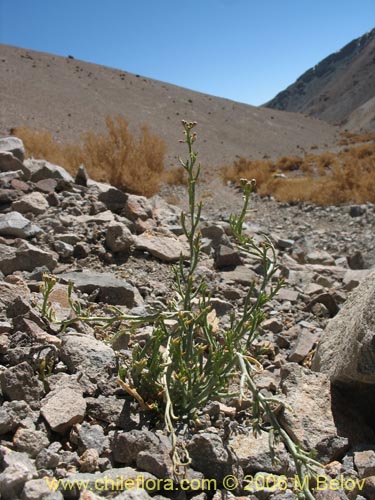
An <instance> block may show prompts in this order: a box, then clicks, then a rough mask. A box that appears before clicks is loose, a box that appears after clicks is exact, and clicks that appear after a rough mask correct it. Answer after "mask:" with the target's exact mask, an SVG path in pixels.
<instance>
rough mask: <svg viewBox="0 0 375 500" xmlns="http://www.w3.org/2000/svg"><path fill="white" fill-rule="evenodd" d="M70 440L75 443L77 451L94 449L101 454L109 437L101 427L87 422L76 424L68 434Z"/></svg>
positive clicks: (107, 444) (82, 451) (106, 446)
mask: <svg viewBox="0 0 375 500" xmlns="http://www.w3.org/2000/svg"><path fill="white" fill-rule="evenodd" d="M70 442H71V443H74V444H76V445H77V448H78V453H84V452H85V451H87V450H90V449H95V450H97V452H98V454H99V455H101V454H102V453H103V451H104V450H105V449H106V448H109V439H108V437H107V436H105V435H104V431H103V427H102V426H101V425H90V424H88V423H87V422H83V423H82V425H77V426H76V428H75V429H74V432H73V431H72V433H71V435H70ZM86 472H88V471H86Z"/></svg>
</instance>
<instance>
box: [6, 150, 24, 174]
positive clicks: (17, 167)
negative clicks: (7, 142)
mask: <svg viewBox="0 0 375 500" xmlns="http://www.w3.org/2000/svg"><path fill="white" fill-rule="evenodd" d="M24 170H25V168H24V166H23V163H22V162H21V161H20V160H19V159H18V158H16V157H15V156H14V155H13V154H12V153H9V152H6V151H0V172H19V171H21V172H22V174H23V172H24Z"/></svg>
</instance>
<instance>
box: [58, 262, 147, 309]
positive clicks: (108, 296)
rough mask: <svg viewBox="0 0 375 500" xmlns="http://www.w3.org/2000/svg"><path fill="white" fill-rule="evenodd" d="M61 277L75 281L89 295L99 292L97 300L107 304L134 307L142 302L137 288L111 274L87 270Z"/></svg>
mask: <svg viewBox="0 0 375 500" xmlns="http://www.w3.org/2000/svg"><path fill="white" fill-rule="evenodd" d="M59 277H60V278H63V279H64V280H67V281H69V280H70V281H73V282H74V286H75V287H76V288H77V289H78V290H81V291H82V292H85V293H88V294H90V293H92V292H94V291H95V290H99V293H98V297H97V299H98V301H99V302H103V303H106V304H113V305H125V306H127V307H134V306H135V305H136V303H137V301H138V300H140V297H139V293H138V291H137V290H136V288H134V287H133V286H131V285H129V283H127V282H126V281H124V280H120V279H118V278H115V277H114V276H113V274H110V273H96V272H93V271H90V270H88V269H87V270H83V272H70V273H63V274H60V275H59Z"/></svg>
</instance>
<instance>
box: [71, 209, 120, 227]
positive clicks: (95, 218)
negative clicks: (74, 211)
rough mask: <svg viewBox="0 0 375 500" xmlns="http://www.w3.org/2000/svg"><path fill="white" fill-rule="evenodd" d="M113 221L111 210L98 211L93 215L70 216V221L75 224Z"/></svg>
mask: <svg viewBox="0 0 375 500" xmlns="http://www.w3.org/2000/svg"><path fill="white" fill-rule="evenodd" d="M113 221H115V215H114V213H113V212H111V210H106V211H105V212H100V213H98V214H95V215H79V216H78V217H74V218H73V217H72V223H73V222H76V223H77V224H89V223H95V224H107V223H108V222H113Z"/></svg>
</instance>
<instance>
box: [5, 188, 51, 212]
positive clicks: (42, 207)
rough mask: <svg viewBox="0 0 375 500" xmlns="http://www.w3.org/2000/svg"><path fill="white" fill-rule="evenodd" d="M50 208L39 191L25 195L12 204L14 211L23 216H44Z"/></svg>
mask: <svg viewBox="0 0 375 500" xmlns="http://www.w3.org/2000/svg"><path fill="white" fill-rule="evenodd" d="M48 207H49V204H48V201H47V200H46V199H45V197H44V196H43V195H42V193H39V192H38V191H34V192H33V193H30V194H25V195H24V196H22V198H20V199H19V200H17V201H14V202H13V204H12V209H13V210H15V211H16V212H19V213H21V214H27V213H32V214H34V215H40V214H43V213H44V212H45V211H46V210H47V209H48Z"/></svg>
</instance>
